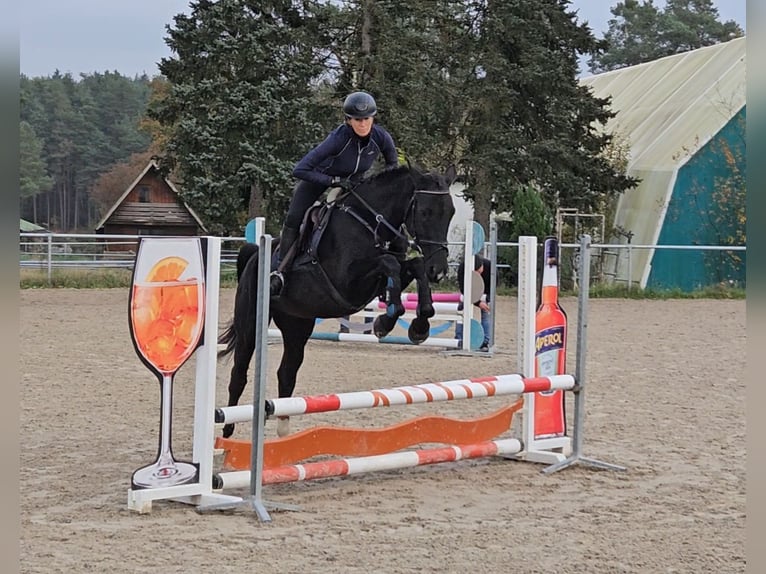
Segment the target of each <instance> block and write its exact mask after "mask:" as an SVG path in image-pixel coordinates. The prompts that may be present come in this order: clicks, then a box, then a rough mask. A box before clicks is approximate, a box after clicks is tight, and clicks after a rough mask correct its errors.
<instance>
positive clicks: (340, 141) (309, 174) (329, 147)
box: [293, 131, 347, 187]
mask: <svg viewBox="0 0 766 574" xmlns="http://www.w3.org/2000/svg"><path fill="white" fill-rule="evenodd" d="M344 140H345V138H343V137H341V136H340V134H338V133H337V131H333V132H332V133H330V135H328V136H327V137H326V138H325V140H324V141H323V142H322V143H320V144H319V145H318V146H316V147H315V148H314V149H312V150H311V151H310V152H308V153H307V154H306V155H305V156H303V158H301V160H300V161H299V162H298V163H297V164H295V167H294V168H293V177H296V178H298V179H302V180H305V181H311V182H313V183H318V184H320V185H324V186H327V187H329V186H330V185H331V183H332V176H330V175H327V174H326V173H324V172H322V171H320V166H322V164H323V163H325V162H326V161H327V160H328V159H330V158H333V157H335V156H336V155H338V154H339V153H340V152H341V150H342V149H343V145H344ZM346 143H347V142H346Z"/></svg>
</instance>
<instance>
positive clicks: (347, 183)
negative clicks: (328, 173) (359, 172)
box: [330, 175, 354, 191]
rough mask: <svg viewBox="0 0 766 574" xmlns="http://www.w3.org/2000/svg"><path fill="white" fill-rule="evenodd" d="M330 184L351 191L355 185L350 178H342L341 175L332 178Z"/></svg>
mask: <svg viewBox="0 0 766 574" xmlns="http://www.w3.org/2000/svg"><path fill="white" fill-rule="evenodd" d="M330 185H331V186H332V187H339V188H341V189H342V190H343V191H351V188H352V187H354V184H353V182H352V181H351V180H350V179H348V178H345V177H343V178H341V177H339V176H337V175H336V176H335V177H333V178H332V181H331V182H330Z"/></svg>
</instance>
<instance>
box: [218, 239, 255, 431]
mask: <svg viewBox="0 0 766 574" xmlns="http://www.w3.org/2000/svg"><path fill="white" fill-rule="evenodd" d="M240 266H244V268H242V269H240ZM237 273H238V275H239V277H238V279H239V282H238V284H237V294H236V299H235V302H234V317H233V319H232V325H231V327H230V328H229V331H228V333H227V336H228V338H229V339H230V340H231V342H232V343H233V346H234V365H233V366H232V368H231V375H230V378H229V402H228V406H230V407H231V406H234V405H236V404H238V403H239V399H240V397H241V396H242V392H243V391H244V390H245V386H246V385H247V371H248V369H249V368H250V361H251V359H252V358H253V352H254V351H255V314H256V313H255V308H256V303H257V300H256V298H257V293H258V285H257V281H258V256H257V249H256V250H255V251H254V252H251V257H250V258H249V259H248V260H247V261H244V260H241V261H240V260H238V261H237ZM233 433H234V424H233V423H229V424H225V425H224V427H223V436H224V437H226V438H228V437H230V436H231V435H232V434H233Z"/></svg>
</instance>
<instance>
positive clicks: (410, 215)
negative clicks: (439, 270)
mask: <svg viewBox="0 0 766 574" xmlns="http://www.w3.org/2000/svg"><path fill="white" fill-rule="evenodd" d="M449 193H450V192H449V190H441V189H436V190H431V189H416V190H414V191H413V192H412V199H411V200H410V205H409V206H408V208H407V212H406V214H405V216H404V221H405V223H404V226H405V228H406V229H412V230H413V232H414V233H415V235H414V236H413V237H412V242H414V243H415V245H416V246H417V248H418V251H419V252H420V254H421V255H423V256H424V257H425V260H426V261H428V260H429V259H431V258H432V257H433V256H434V255H436V254H437V253H439V251H441V250H442V249H443V250H444V251H446V252H447V253H449V248H448V247H447V242H446V241H434V240H433V239H422V238H418V235H417V230H416V229H415V227H416V225H415V212H416V209H415V208H416V204H417V198H418V194H423V195H449ZM423 245H435V246H436V247H437V248H436V249H434V250H432V251H431V253H429V254H428V255H427V256H426V255H424V254H423V250H422V249H421V246H423Z"/></svg>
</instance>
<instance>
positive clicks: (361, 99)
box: [343, 92, 378, 118]
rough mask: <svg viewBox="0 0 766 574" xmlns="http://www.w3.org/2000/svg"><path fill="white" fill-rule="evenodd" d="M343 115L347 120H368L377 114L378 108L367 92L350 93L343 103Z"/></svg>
mask: <svg viewBox="0 0 766 574" xmlns="http://www.w3.org/2000/svg"><path fill="white" fill-rule="evenodd" d="M343 113H344V114H346V117H347V118H369V117H372V116H374V115H375V114H376V113H378V106H377V105H376V104H375V98H373V97H372V96H371V95H370V94H368V93H367V92H352V93H350V94H349V95H348V96H346V99H345V100H344V101H343Z"/></svg>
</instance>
